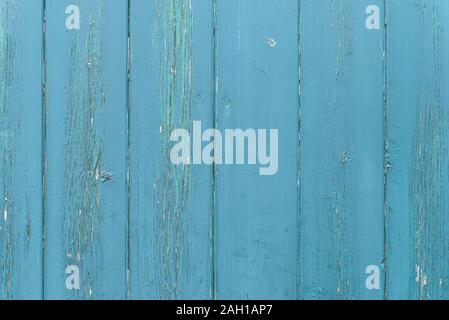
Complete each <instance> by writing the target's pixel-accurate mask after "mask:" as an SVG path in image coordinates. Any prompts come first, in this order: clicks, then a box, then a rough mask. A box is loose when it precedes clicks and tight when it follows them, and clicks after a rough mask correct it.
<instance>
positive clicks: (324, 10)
mask: <svg viewBox="0 0 449 320" xmlns="http://www.w3.org/2000/svg"><path fill="white" fill-rule="evenodd" d="M371 4H375V5H377V6H378V7H379V8H380V9H383V1H373V0H370V1H365V0H341V1H331V0H315V1H306V0H304V1H301V17H300V24H301V28H300V38H301V107H300V110H301V117H300V123H301V131H300V141H301V146H300V173H301V174H300V203H301V209H300V212H301V218H300V231H299V234H300V238H301V241H300V253H301V254H300V260H299V265H300V270H301V276H300V296H301V297H302V298H305V299H363V298H369V299H371V298H373V299H378V298H382V297H383V290H371V291H369V290H367V289H366V286H365V281H366V278H367V275H366V274H365V270H366V268H367V267H368V266H370V265H375V266H378V267H379V268H381V267H382V264H383V256H384V234H383V233H384V230H383V229H384V208H383V194H384V174H383V172H384V165H383V162H384V161H383V148H384V137H383V123H384V122H383V120H384V113H383V109H384V106H383V99H384V98H383V96H384V92H383V91H384V90H383V83H384V74H383V70H384V58H383V55H384V44H383V43H384V28H381V29H380V30H368V29H367V28H366V27H365V20H366V18H367V17H368V16H367V15H366V14H365V12H366V8H367V6H368V5H371Z"/></svg>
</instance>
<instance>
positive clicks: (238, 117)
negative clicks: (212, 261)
mask: <svg viewBox="0 0 449 320" xmlns="http://www.w3.org/2000/svg"><path fill="white" fill-rule="evenodd" d="M216 19H217V20H216V30H217V42H216V45H217V46H216V49H217V51H216V54H217V55H216V59H218V60H217V62H216V64H217V73H216V76H217V83H216V88H217V90H218V92H217V100H216V106H215V107H216V117H217V126H218V128H219V129H220V132H221V133H222V135H223V137H224V136H225V130H226V129H232V130H234V129H242V130H247V129H254V130H255V131H256V133H257V130H258V129H267V131H268V132H269V131H270V129H278V130H279V132H278V134H279V140H278V149H279V153H278V160H279V164H278V171H277V173H276V174H275V175H271V176H268V175H267V176H261V175H260V172H259V166H258V165H248V164H246V165H217V177H216V245H215V255H216V296H217V298H219V299H228V298H233V299H240V298H253V299H263V298H267V299H268V298H271V299H281V298H284V299H294V298H296V289H297V286H296V280H297V251H298V238H297V232H298V228H297V217H298V202H297V163H296V154H297V144H298V140H297V137H298V122H297V118H298V106H299V104H298V100H299V97H298V82H299V81H298V33H297V32H298V1H296V0H288V1H276V2H273V1H258V0H249V1H239V0H226V1H224V0H223V1H221V0H218V1H217V8H216ZM267 141H270V138H267ZM260 143H262V142H261V141H260V140H259V146H258V147H259V148H260ZM245 144H246V150H248V143H245ZM223 150H224V142H223ZM267 150H268V153H269V150H270V149H267ZM271 151H273V145H271ZM225 156H226V155H225V154H223V159H224V157H225ZM247 160H248V159H247ZM246 163H248V161H246Z"/></svg>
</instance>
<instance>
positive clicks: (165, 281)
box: [130, 0, 213, 299]
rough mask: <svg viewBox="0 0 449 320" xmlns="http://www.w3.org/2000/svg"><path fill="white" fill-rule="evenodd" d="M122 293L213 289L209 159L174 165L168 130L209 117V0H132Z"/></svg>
mask: <svg viewBox="0 0 449 320" xmlns="http://www.w3.org/2000/svg"><path fill="white" fill-rule="evenodd" d="M130 12H131V28H130V30H131V32H130V41H131V56H130V57H131V74H130V75H131V83H130V123H131V126H130V127H131V132H130V133H131V144H130V147H131V149H130V157H131V176H130V178H131V185H130V186H131V189H130V191H131V192H130V196H131V198H130V199H131V202H130V206H131V211H130V212H131V220H130V249H131V256H130V297H131V298H132V299H144V298H147V299H182V298H184V299H207V298H211V297H212V275H213V271H212V240H213V239H212V238H211V222H210V220H211V215H212V209H213V208H212V183H213V181H212V168H211V167H209V166H175V165H173V164H172V163H171V161H170V150H171V147H172V146H173V143H172V142H170V134H171V132H172V131H173V130H174V129H178V128H184V129H187V130H189V132H191V131H192V124H193V121H194V120H195V121H201V122H202V125H203V126H205V127H212V121H213V113H212V74H213V71H212V69H213V60H212V2H211V1H206V0H199V1H192V0H168V1H167V0H157V1H146V0H135V1H132V2H131V11H130Z"/></svg>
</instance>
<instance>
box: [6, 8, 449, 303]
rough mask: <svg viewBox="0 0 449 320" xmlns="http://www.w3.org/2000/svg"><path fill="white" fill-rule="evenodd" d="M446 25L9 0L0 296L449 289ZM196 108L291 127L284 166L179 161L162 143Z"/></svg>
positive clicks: (188, 123) (290, 295)
mask: <svg viewBox="0 0 449 320" xmlns="http://www.w3.org/2000/svg"><path fill="white" fill-rule="evenodd" d="M72 4H75V5H79V7H80V10H81V29H80V30H72V31H68V30H66V27H65V20H66V18H67V15H66V13H65V10H66V7H67V6H68V5H72ZM369 5H377V6H378V7H379V8H380V11H381V17H380V19H381V21H380V24H381V26H380V29H379V30H368V29H367V28H366V26H365V19H366V18H367V14H366V8H367V6H369ZM384 11H386V12H387V17H386V18H385V16H384ZM44 15H45V16H44ZM448 17H449V4H448V3H447V1H446V0H415V1H406V0H283V1H277V2H273V1H267V0H266V1H260V0H245V1H239V0H151V1H148V0H133V1H131V0H116V1H106V0H74V1H69V0H0V70H1V72H2V77H0V157H1V159H0V163H1V166H0V299H29V298H35V299H40V298H47V299H52V298H58V299H105V298H111V299H126V298H130V299H214V298H218V299H231V298H234V299H236V298H237V299H239V298H242V299H244V298H253V299H259V298H267V299H269V298H271V299H278V298H284V299H383V298H389V299H403V298H408V299H443V298H449V285H448V284H449V279H448V275H447V272H448V270H449V260H448V259H447V256H448V252H447V248H448V247H449V237H448V236H447V234H446V233H447V232H446V230H447V229H448V228H449V219H448V217H447V210H448V206H449V202H448V199H447V196H446V195H447V193H448V192H447V191H448V187H449V185H448V184H449V180H448V176H449V156H448V155H447V152H448V143H449V141H448V139H447V137H448V129H447V128H448V125H449V117H448V115H447V112H446V108H447V104H448V99H449V93H448V92H447V90H444V89H445V88H446V87H447V86H448V85H449V83H448V82H449V78H448V76H447V74H448V71H449V70H448V64H447V62H446V60H445V57H446V56H448V54H449V52H448V50H449V47H448V46H449V36H448V33H447V29H449V25H448V23H449V22H447V21H448V19H447V18H448ZM45 19H46V20H45ZM44 22H46V23H44ZM44 25H45V26H46V28H44ZM198 120H199V121H201V122H202V125H203V130H205V129H208V128H213V127H216V128H219V129H220V130H221V131H222V132H223V131H224V130H225V129H238V128H240V129H248V128H253V129H256V130H257V129H279V170H278V172H277V174H276V175H274V176H260V175H259V166H255V165H251V166H221V165H220V166H218V165H217V166H207V165H196V166H174V165H173V164H172V163H171V162H170V159H169V152H170V149H171V147H172V145H173V143H172V142H170V133H171V132H172V130H173V129H176V128H186V129H188V130H189V131H192V123H193V121H198ZM68 265H76V266H79V267H80V271H81V289H80V290H79V291H76V290H74V291H70V290H67V288H66V287H65V282H66V278H67V277H68V275H67V274H65V270H66V267H67V266H68ZM370 265H374V266H378V267H379V268H380V272H381V273H380V276H381V279H380V288H379V290H368V289H367V288H366V286H365V281H366V279H367V277H368V275H367V274H366V273H365V270H366V268H367V267H368V266H370Z"/></svg>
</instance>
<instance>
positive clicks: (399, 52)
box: [387, 0, 449, 299]
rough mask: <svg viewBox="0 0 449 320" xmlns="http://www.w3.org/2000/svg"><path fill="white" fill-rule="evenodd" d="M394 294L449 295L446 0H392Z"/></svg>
mask: <svg viewBox="0 0 449 320" xmlns="http://www.w3.org/2000/svg"><path fill="white" fill-rule="evenodd" d="M387 13H388V33H387V34H388V38H387V45H388V56H387V70H388V73H387V79H388V82H387V83H388V99H387V101H388V104H387V124H388V135H387V136H388V161H389V168H388V180H387V190H388V192H387V204H388V254H387V270H388V273H387V291H388V297H389V298H391V299H448V298H449V276H448V270H449V259H448V257H449V252H448V247H449V236H448V232H447V230H448V228H449V219H448V209H449V201H448V196H447V194H448V189H449V181H448V176H449V171H448V170H449V154H448V143H449V140H448V128H449V114H448V112H447V108H448V106H449V93H448V91H447V88H448V86H449V76H448V72H449V63H448V61H447V58H446V57H448V54H449V33H448V30H449V20H448V17H449V3H448V2H447V1H444V0H435V1H422V0H420V1H415V2H414V3H410V2H408V1H403V0H399V1H396V0H389V1H387Z"/></svg>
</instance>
